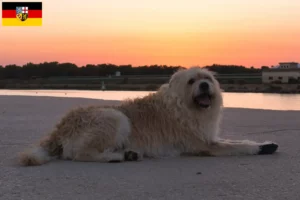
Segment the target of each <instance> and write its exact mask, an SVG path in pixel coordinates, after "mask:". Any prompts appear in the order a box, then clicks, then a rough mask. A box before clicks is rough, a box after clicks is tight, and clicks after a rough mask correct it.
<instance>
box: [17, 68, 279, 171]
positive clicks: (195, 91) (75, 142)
mask: <svg viewBox="0 0 300 200" xmlns="http://www.w3.org/2000/svg"><path fill="white" fill-rule="evenodd" d="M222 104H223V101H222V93H221V89H220V87H219V83H218V82H217V80H216V79H215V78H214V76H213V74H212V73H211V72H209V71H208V70H205V69H201V68H198V67H193V68H190V69H184V70H179V71H177V72H176V73H175V74H173V76H172V77H171V79H170V81H169V83H168V84H165V85H162V86H161V88H160V89H159V90H158V91H157V92H156V93H153V94H150V95H148V96H146V97H143V98H138V99H133V100H127V101H124V102H123V103H122V104H121V105H119V106H115V107H103V106H102V107H101V106H99V107H97V106H94V107H87V108H77V109H75V110H72V111H70V112H69V113H68V114H67V115H66V116H65V117H63V119H62V120H61V121H60V123H58V124H57V125H56V128H55V129H54V130H53V132H52V133H51V134H49V135H48V136H47V137H46V138H44V139H43V140H41V141H40V143H39V144H38V145H35V146H34V147H32V148H30V149H28V150H27V151H25V152H23V153H22V154H21V156H20V163H21V164H22V165H41V164H44V163H46V162H48V161H50V160H51V159H53V158H61V159H71V160H75V161H98V162H121V161H132V160H140V159H142V158H143V157H154V158H159V157H169V156H179V155H183V154H190V155H195V156H201V155H209V156H226V155H255V154H272V153H274V152H275V151H276V150H277V147H278V145H277V144H275V143H272V142H264V143H257V142H254V141H248V140H243V141H232V140H225V139H221V138H219V135H218V134H219V123H220V120H221V111H222Z"/></svg>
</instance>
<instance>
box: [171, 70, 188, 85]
mask: <svg viewBox="0 0 300 200" xmlns="http://www.w3.org/2000/svg"><path fill="white" fill-rule="evenodd" d="M184 70H186V68H184V67H179V68H178V69H177V70H176V71H175V72H174V74H173V75H172V76H171V77H170V79H169V85H171V84H172V82H173V80H174V78H175V77H176V76H177V74H179V73H180V72H182V71H184Z"/></svg>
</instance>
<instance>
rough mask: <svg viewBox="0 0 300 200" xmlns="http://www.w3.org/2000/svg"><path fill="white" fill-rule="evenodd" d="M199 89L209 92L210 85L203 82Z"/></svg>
mask: <svg viewBox="0 0 300 200" xmlns="http://www.w3.org/2000/svg"><path fill="white" fill-rule="evenodd" d="M199 87H200V89H201V90H208V88H209V85H208V83H206V82H203V83H200V86H199Z"/></svg>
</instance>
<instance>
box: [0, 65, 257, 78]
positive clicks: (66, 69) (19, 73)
mask: <svg viewBox="0 0 300 200" xmlns="http://www.w3.org/2000/svg"><path fill="white" fill-rule="evenodd" d="M180 68H184V67H181V66H166V65H151V66H137V67H133V66H132V65H113V64H99V65H91V64H88V65H86V66H81V67H78V66H77V65H75V64H73V63H58V62H44V63H39V64H33V63H27V64H25V65H23V66H17V65H7V66H5V67H2V66H0V79H32V78H49V77H107V76H109V75H114V74H115V73H116V72H117V71H119V72H120V73H121V75H122V76H123V75H131V76H132V75H147V76H150V75H160V76H170V75H171V74H173V73H174V72H175V71H177V70H178V69H180ZM204 68H208V69H210V70H212V71H214V72H217V73H218V74H231V75H233V74H259V73H260V72H261V69H255V68H246V67H244V66H236V65H217V64H214V65H211V66H204Z"/></svg>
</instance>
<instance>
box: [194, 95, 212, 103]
mask: <svg viewBox="0 0 300 200" xmlns="http://www.w3.org/2000/svg"><path fill="white" fill-rule="evenodd" d="M197 101H198V103H199V104H202V105H210V99H209V97H208V96H202V97H198V98H197Z"/></svg>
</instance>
